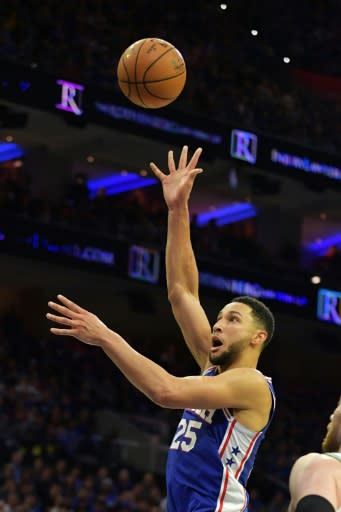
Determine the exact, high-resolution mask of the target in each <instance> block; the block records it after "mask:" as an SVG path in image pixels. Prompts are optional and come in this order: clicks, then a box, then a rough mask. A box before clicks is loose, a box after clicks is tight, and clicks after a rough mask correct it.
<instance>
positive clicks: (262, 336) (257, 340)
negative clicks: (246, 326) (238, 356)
mask: <svg viewBox="0 0 341 512" xmlns="http://www.w3.org/2000/svg"><path fill="white" fill-rule="evenodd" d="M267 337H268V333H267V332H266V331H264V330H263V329H257V331H256V332H255V334H254V335H253V336H252V340H251V344H252V345H254V346H255V345H263V343H264V341H265V340H266V338H267Z"/></svg>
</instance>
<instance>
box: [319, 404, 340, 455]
mask: <svg viewBox="0 0 341 512" xmlns="http://www.w3.org/2000/svg"><path fill="white" fill-rule="evenodd" d="M322 451H323V452H339V451H341V397H340V400H339V403H338V404H337V406H336V409H335V410H334V412H333V413H332V414H331V415H330V421H329V423H328V425H327V433H326V435H325V438H324V439H323V441H322Z"/></svg>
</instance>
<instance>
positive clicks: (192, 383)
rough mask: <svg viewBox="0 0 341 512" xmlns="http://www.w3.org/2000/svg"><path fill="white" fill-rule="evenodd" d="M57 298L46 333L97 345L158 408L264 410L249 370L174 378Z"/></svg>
mask: <svg viewBox="0 0 341 512" xmlns="http://www.w3.org/2000/svg"><path fill="white" fill-rule="evenodd" d="M58 299H59V300H60V302H61V303H62V305H61V304H58V303H55V302H49V306H50V308H51V309H52V310H54V311H55V312H57V313H58V315H55V314H51V313H48V314H47V318H48V319H49V320H51V321H53V322H56V323H57V324H62V326H63V328H55V327H52V328H51V332H52V333H53V334H56V335H61V336H73V337H74V338H77V339H79V340H80V341H83V342H84V343H87V344H90V345H97V346H100V347H101V348H102V349H103V351H104V352H105V353H106V354H107V356H108V357H110V359H111V360H112V362H113V363H114V364H115V365H116V366H117V367H118V368H119V369H120V370H121V372H122V373H123V374H124V375H125V377H126V378H127V379H128V380H129V381H130V382H131V383H132V384H133V385H134V386H135V387H136V388H137V389H139V390H140V391H141V392H142V393H144V394H145V395H146V396H148V398H150V399H151V400H152V401H154V402H155V403H157V404H159V405H161V406H162V407H167V408H171V409H179V408H185V407H188V408H199V409H217V408H223V407H231V408H237V409H245V410H248V409H252V410H257V411H258V410H263V411H264V409H267V410H268V409H269V390H268V386H267V384H266V382H265V379H264V378H263V376H262V375H261V374H260V373H259V372H257V371H255V370H254V369H251V368H238V369H234V370H229V371H226V372H224V373H222V374H220V375H217V376H216V377H203V376H197V377H185V378H180V377H175V376H173V375H171V374H169V373H168V372H167V371H165V370H164V369H163V368H162V367H161V366H159V365H158V364H156V363H154V362H153V361H151V360H150V359H148V358H146V357H144V356H143V355H142V354H139V353H138V352H137V351H136V350H134V349H133V348H132V347H131V346H130V345H129V344H128V343H127V342H126V341H125V340H124V339H123V338H122V337H121V336H120V335H119V334H117V333H115V332H113V331H112V330H110V329H109V328H108V327H107V326H106V325H105V324H104V323H103V322H101V320H99V318H97V316H95V315H94V314H92V313H90V312H89V311H86V310H85V309H83V308H81V307H80V306H78V305H77V304H75V303H73V302H71V301H70V300H68V299H67V298H66V297H63V296H62V295H58ZM257 420H258V419H257Z"/></svg>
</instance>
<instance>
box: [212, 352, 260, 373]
mask: <svg viewBox="0 0 341 512" xmlns="http://www.w3.org/2000/svg"><path fill="white" fill-rule="evenodd" d="M257 364H258V357H255V356H254V354H250V353H244V354H241V355H240V357H239V358H238V359H236V360H235V361H233V362H231V363H228V364H226V365H220V366H219V373H222V372H226V370H232V369H233V368H257Z"/></svg>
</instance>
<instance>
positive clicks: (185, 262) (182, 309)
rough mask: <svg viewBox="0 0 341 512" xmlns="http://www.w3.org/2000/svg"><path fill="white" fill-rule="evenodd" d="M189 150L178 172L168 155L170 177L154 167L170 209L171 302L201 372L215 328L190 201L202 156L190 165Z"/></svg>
mask: <svg viewBox="0 0 341 512" xmlns="http://www.w3.org/2000/svg"><path fill="white" fill-rule="evenodd" d="M187 152H188V148H187V146H184V148H183V150H182V152H181V156H180V162H179V166H178V169H176V167H175V163H174V158H173V152H172V151H170V152H169V154H168V168H169V174H168V175H166V174H164V173H162V172H161V171H160V169H158V167H156V165H155V164H151V169H152V170H153V172H154V174H155V175H156V176H157V177H158V178H159V179H160V181H161V183H162V187H163V193H164V197H165V200H166V203H167V206H168V231H167V245H166V275H167V289H168V298H169V300H170V303H171V306H172V310H173V313H174V316H175V319H176V321H177V323H178V324H179V326H180V328H181V331H182V333H183V336H184V339H185V341H186V343H187V346H188V348H189V350H190V351H191V353H192V355H193V356H194V358H195V360H196V361H197V363H198V364H199V366H200V368H201V369H204V368H205V366H206V364H207V357H208V351H209V348H210V346H211V327H210V324H209V321H208V319H207V316H206V314H205V312H204V310H203V308H202V307H201V304H200V301H199V291H198V289H199V276H198V269H197V264H196V261H195V257H194V253H193V249H192V244H191V235H190V220H189V210H188V199H189V196H190V193H191V190H192V186H193V183H194V179H195V177H196V176H197V174H199V173H200V172H201V169H196V165H197V162H198V159H199V156H200V154H201V149H200V148H199V149H197V150H196V152H195V153H194V155H193V157H192V159H191V160H190V161H189V163H187Z"/></svg>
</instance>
